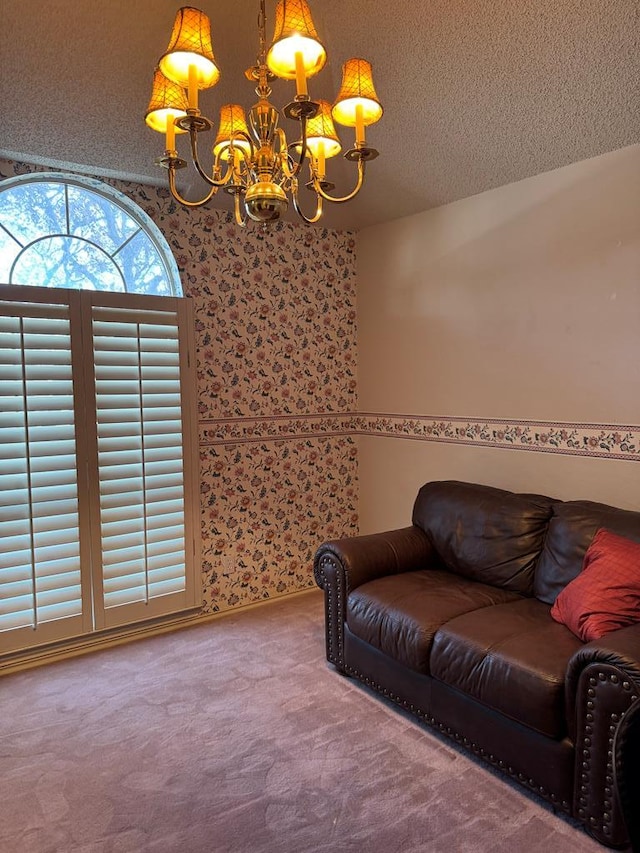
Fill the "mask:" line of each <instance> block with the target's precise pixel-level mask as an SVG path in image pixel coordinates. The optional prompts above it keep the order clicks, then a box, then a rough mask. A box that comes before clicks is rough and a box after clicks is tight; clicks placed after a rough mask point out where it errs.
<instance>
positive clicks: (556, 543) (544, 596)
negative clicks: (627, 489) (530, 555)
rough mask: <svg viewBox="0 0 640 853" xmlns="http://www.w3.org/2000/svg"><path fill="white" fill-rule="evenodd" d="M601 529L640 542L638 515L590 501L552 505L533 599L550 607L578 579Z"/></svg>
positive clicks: (639, 516) (637, 513) (537, 570)
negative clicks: (596, 535)
mask: <svg viewBox="0 0 640 853" xmlns="http://www.w3.org/2000/svg"><path fill="white" fill-rule="evenodd" d="M601 527H604V528H606V529H607V530H610V531H611V532H612V533H617V534H618V536H624V537H626V538H627V539H632V540H633V541H634V542H640V512H631V511H629V510H624V509H617V508H616V507H613V506H607V505H606V504H599V503H593V502H592V501H566V502H564V503H556V504H555V505H554V507H553V516H552V518H551V521H550V522H549V532H548V534H547V538H546V540H545V543H544V548H543V551H542V555H541V556H540V560H539V562H538V565H537V567H536V572H535V581H534V593H535V596H536V598H539V599H540V601H544V602H546V603H547V604H553V603H554V601H555V600H556V598H557V597H558V594H559V593H560V591H561V590H563V589H564V588H565V586H566V585H567V584H568V583H570V582H571V581H572V580H573V579H574V578H575V577H577V576H578V574H579V573H580V571H581V569H582V564H583V562H584V556H585V554H586V553H587V548H588V547H589V545H590V544H591V540H592V539H593V537H594V535H595V533H596V531H598V530H599V529H600V528H601Z"/></svg>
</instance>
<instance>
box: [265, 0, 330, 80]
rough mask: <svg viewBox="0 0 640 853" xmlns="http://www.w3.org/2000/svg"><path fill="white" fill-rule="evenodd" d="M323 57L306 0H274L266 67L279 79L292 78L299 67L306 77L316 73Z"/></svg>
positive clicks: (321, 66) (320, 67)
mask: <svg viewBox="0 0 640 853" xmlns="http://www.w3.org/2000/svg"><path fill="white" fill-rule="evenodd" d="M296 57H298V59H296ZM326 61H327V52H326V50H325V49H324V45H323V44H322V42H321V41H320V39H319V37H318V33H317V31H316V28H315V25H314V23H313V19H312V17H311V11H310V9H309V6H308V4H307V2H306V0H278V5H277V7H276V20H275V27H274V33H273V42H272V44H271V47H270V48H269V52H268V53H267V65H268V66H269V68H270V70H271V71H272V72H273V73H274V74H275V75H276V77H280V78H282V79H283V80H295V79H296V75H297V74H299V73H300V70H301V69H303V70H304V74H305V76H306V77H312V76H313V75H314V74H317V73H318V71H321V70H322V69H323V68H324V65H325V62H326Z"/></svg>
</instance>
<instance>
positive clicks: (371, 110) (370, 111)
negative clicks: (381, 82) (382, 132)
mask: <svg viewBox="0 0 640 853" xmlns="http://www.w3.org/2000/svg"><path fill="white" fill-rule="evenodd" d="M358 107H360V108H361V114H362V123H363V125H365V126H366V125H370V124H375V123H376V122H377V121H379V120H380V119H381V118H382V104H381V103H380V100H379V98H378V95H377V94H376V90H375V87H374V85H373V72H372V70H371V63H370V62H367V60H366V59H358V58H354V59H349V60H347V61H346V62H345V64H344V65H343V66H342V85H341V87H340V92H339V93H338V97H337V98H336V101H335V104H334V105H333V110H332V114H333V117H334V119H335V120H336V121H337V122H338V124H343V125H345V126H346V127H356V124H357V118H358Z"/></svg>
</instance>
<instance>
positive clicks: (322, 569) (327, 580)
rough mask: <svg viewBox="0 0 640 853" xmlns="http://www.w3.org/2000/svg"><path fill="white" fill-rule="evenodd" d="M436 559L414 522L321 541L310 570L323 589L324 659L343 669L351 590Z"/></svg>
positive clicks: (430, 546)
mask: <svg viewBox="0 0 640 853" xmlns="http://www.w3.org/2000/svg"><path fill="white" fill-rule="evenodd" d="M436 562H437V558H436V554H435V551H434V548H433V546H432V545H431V542H430V541H429V538H428V537H427V534H426V533H425V532H424V531H423V530H422V529H421V528H419V527H416V526H412V527H403V528H401V529H400V530H390V531H387V532H386V533H375V534H372V535H370V536H353V537H350V538H348V539H335V540H333V541H330V542H325V543H324V544H323V545H321V546H320V547H319V548H318V550H317V552H316V555H315V560H314V564H313V573H314V577H315V580H316V583H317V584H318V586H319V587H320V588H321V589H323V590H324V593H325V617H326V642H327V660H329V661H330V662H331V663H333V664H334V666H336V667H337V668H338V669H340V670H343V669H344V655H343V650H344V633H343V626H344V622H345V619H346V606H347V596H348V595H349V593H350V592H351V591H352V590H354V589H356V588H357V587H359V586H361V585H362V584H363V583H367V582H368V581H372V580H375V579H376V578H381V577H384V576H385V575H395V574H400V573H402V572H411V571H415V570H417V569H425V568H428V567H429V566H430V565H435V563H436Z"/></svg>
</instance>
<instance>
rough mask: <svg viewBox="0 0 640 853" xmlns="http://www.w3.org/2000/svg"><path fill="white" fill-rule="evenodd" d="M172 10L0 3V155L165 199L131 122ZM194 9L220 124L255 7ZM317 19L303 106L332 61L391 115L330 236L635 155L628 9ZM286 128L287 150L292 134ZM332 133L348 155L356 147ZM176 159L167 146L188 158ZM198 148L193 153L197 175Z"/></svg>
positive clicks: (499, 9) (315, 3)
mask: <svg viewBox="0 0 640 853" xmlns="http://www.w3.org/2000/svg"><path fill="white" fill-rule="evenodd" d="M179 5H180V4H179V3H177V2H175V0H136V2H135V3H131V2H125V0H113V1H112V2H109V3H78V2H77V0H56V2H54V3H46V4H43V3H42V2H41V0H21V2H19V3H18V2H7V3H4V4H3V8H2V26H1V27H0V55H1V56H2V74H1V75H0V104H2V136H1V137H0V146H1V148H2V149H3V151H0V154H3V153H4V155H5V156H7V152H12V153H11V154H10V155H8V156H14V157H15V156H16V152H17V155H18V156H19V157H20V158H21V159H27V160H28V161H29V162H43V163H46V164H47V165H49V166H50V167H55V166H56V165H60V164H62V165H64V164H65V163H66V164H67V165H69V164H75V166H76V167H77V168H79V169H80V170H81V171H86V172H88V173H89V174H98V173H101V174H102V173H104V172H102V171H101V170H109V171H107V172H106V174H111V176H117V177H120V178H122V177H125V176H135V177H136V179H137V180H139V181H141V182H142V183H163V182H164V178H165V176H164V174H163V173H162V172H161V171H160V170H159V169H157V168H156V167H155V166H154V165H153V161H154V158H155V157H156V156H158V154H160V153H161V151H162V146H163V142H162V138H161V136H160V135H159V134H157V133H154V132H152V131H151V130H149V129H148V128H146V127H145V126H144V124H143V121H142V116H143V114H144V110H145V108H146V105H147V103H148V99H149V94H150V89H151V80H152V75H153V69H154V67H155V65H156V63H157V60H158V57H159V56H160V55H161V53H162V51H163V50H164V49H165V47H166V46H167V43H168V39H169V35H170V32H171V25H172V21H173V16H174V14H175V11H176V9H177V7H178V6H179ZM274 6H275V0H269V2H268V3H267V17H268V38H271V33H272V31H273V30H272V26H273V9H274ZM202 8H203V9H204V10H205V11H206V12H207V13H208V14H209V15H210V16H211V20H212V39H213V47H214V52H215V55H216V58H217V60H218V62H219V63H220V66H221V70H222V74H221V79H220V83H219V84H218V85H217V86H216V87H215V88H214V89H212V90H211V91H207V92H203V93H202V95H201V99H200V103H201V107H202V110H203V112H204V113H205V114H206V115H208V116H210V117H211V118H212V119H213V120H217V113H218V109H219V107H220V105H221V104H225V103H239V104H242V105H243V106H244V107H245V108H246V109H248V108H249V107H250V106H251V104H252V103H253V102H254V101H255V95H254V92H253V87H252V86H250V85H249V84H248V83H247V81H246V79H245V77H244V74H243V72H244V69H245V68H247V67H248V66H249V65H251V64H252V63H253V62H254V60H255V54H256V48H257V32H256V17H257V10H258V3H257V0H251V2H244V3H237V2H232V0H227V2H218V3H214V2H213V0H203V4H202ZM311 8H312V12H313V16H314V21H315V24H316V27H317V29H318V32H319V34H320V36H321V38H323V39H324V41H325V43H326V45H327V49H328V52H329V61H328V64H327V66H326V68H325V69H324V70H323V71H322V72H321V73H320V74H318V75H317V76H316V77H313V78H312V79H311V80H310V81H309V91H310V94H311V95H312V96H313V97H324V98H327V99H328V100H329V101H333V99H334V97H335V95H336V92H337V90H338V87H339V84H340V74H341V66H342V63H343V62H344V61H345V60H346V59H348V58H349V57H351V56H364V57H366V58H368V59H370V60H371V62H372V64H373V69H374V80H375V83H376V89H377V92H378V95H379V96H380V99H381V101H382V103H383V105H384V108H385V113H384V116H383V119H382V121H380V122H379V123H378V124H376V125H374V126H372V127H370V128H368V130H367V139H368V141H369V142H370V144H371V145H373V146H374V147H375V148H377V149H379V150H380V152H381V156H380V157H379V158H378V159H377V160H376V161H375V162H373V163H371V164H369V165H368V167H367V174H368V177H367V183H366V185H365V188H364V190H363V192H362V193H361V195H360V196H359V197H358V198H357V199H356V200H354V201H353V202H351V203H349V204H348V205H342V206H335V205H334V206H330V205H327V206H326V207H327V211H326V219H325V222H326V223H328V224H329V225H331V226H332V227H348V228H352V229H354V230H359V229H360V228H362V227H365V226H367V225H371V224H374V223H377V222H385V221H389V220H392V219H396V218H398V217H400V216H404V215H407V214H411V213H416V212H418V211H423V210H426V209H429V208H433V207H436V206H439V205H442V204H445V203H447V202H450V201H453V200H455V199H461V198H466V197H468V196H471V195H473V194H476V193H479V192H482V191H484V190H487V189H489V188H493V187H497V186H502V185H504V184H506V183H509V182H513V181H518V180H520V179H522V178H524V177H527V176H531V175H535V174H539V173H540V172H544V171H549V170H551V169H555V168H558V167H560V166H563V165H567V164H569V163H573V162H577V161H580V160H583V159H586V158H589V157H593V156H596V155H598V154H602V153H604V152H607V151H612V150H614V149H618V148H622V147H624V146H627V145H631V144H634V143H636V142H638V129H639V125H638V116H639V115H640V86H639V85H638V56H639V55H640V47H639V44H638V38H639V33H640V3H639V2H638V0H529V1H528V0H491V2H489V0H464V2H463V0H429V2H426V3H425V2H424V0H399V2H393V3H381V2H379V0H311ZM70 29H71V30H72V37H70ZM292 97H293V84H287V83H284V82H282V81H276V82H275V84H274V94H273V101H274V103H275V104H276V106H278V107H281V106H282V105H283V104H285V103H287V101H288V100H290V99H291V98H292ZM282 125H283V127H285V128H286V131H287V134H288V135H290V136H292V137H293V135H294V134H295V125H293V123H292V122H289V121H287V120H283V122H282ZM340 134H341V138H342V142H343V147H344V148H345V150H346V148H348V147H350V145H351V144H352V141H353V134H352V132H351V131H350V130H349V129H346V128H342V129H340ZM210 138H211V139H212V138H213V136H212V135H210ZM186 143H187V140H185V139H184V137H183V138H180V139H179V140H178V146H179V147H180V149H181V151H182V153H183V156H184V155H185V154H186ZM210 144H211V142H208V143H207V144H205V141H204V140H202V141H201V149H202V151H203V159H206V147H207V145H210ZM183 146H184V147H183ZM207 162H209V161H208V160H207ZM187 171H188V170H185V172H187ZM353 171H354V170H353V164H348V163H346V162H344V160H343V159H342V158H341V157H336V158H334V159H333V160H331V161H330V162H329V163H328V172H329V179H330V180H332V181H334V182H335V183H336V187H337V190H336V192H338V194H343V193H344V192H345V191H347V190H348V189H350V188H351V187H352V186H353V184H354V180H355V178H354V175H353ZM189 172H190V173H191V174H193V173H192V172H191V170H189ZM194 183H195V182H194ZM198 183H199V182H198ZM201 192H202V188H201V185H200V186H199V187H198V188H196V186H194V187H193V188H192V195H197V194H199V193H201ZM307 195H308V194H307V193H306V192H305V193H304V196H305V197H306V196H307ZM225 199H226V201H225ZM304 202H305V209H307V205H309V201H308V200H307V199H306V198H305V199H304ZM213 204H214V206H215V205H225V204H228V198H227V197H226V196H225V195H224V194H223V193H220V194H219V195H218V196H217V197H216V199H215V200H214V202H213Z"/></svg>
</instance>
